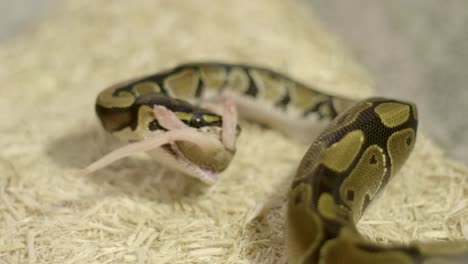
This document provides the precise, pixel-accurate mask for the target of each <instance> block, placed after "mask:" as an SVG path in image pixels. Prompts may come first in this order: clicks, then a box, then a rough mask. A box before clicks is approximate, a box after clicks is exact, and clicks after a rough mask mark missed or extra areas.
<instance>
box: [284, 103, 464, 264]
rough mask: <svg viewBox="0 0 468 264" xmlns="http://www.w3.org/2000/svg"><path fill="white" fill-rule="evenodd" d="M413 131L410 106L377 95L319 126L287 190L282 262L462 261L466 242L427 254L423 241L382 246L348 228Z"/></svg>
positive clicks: (403, 155)
mask: <svg viewBox="0 0 468 264" xmlns="http://www.w3.org/2000/svg"><path fill="white" fill-rule="evenodd" d="M416 130H417V114H416V107H415V105H413V104H411V103H406V102H402V101H396V100H389V99H384V98H371V99H367V100H364V101H361V102H359V103H357V104H356V105H355V106H354V107H352V108H350V109H349V110H347V111H346V112H344V113H342V114H341V115H340V116H338V117H337V118H336V119H335V120H334V121H333V122H332V123H331V124H330V125H329V127H328V128H327V129H325V130H324V132H323V133H322V134H321V135H320V136H319V137H318V138H317V139H316V140H315V142H314V143H313V144H312V146H311V147H310V148H309V150H308V152H307V153H306V154H305V156H304V158H303V160H302V162H301V164H300V166H299V169H298V171H297V174H296V178H295V180H294V181H293V184H292V188H291V191H290V194H289V204H288V214H287V218H288V219H287V237H288V238H287V243H288V252H289V263H323V264H326V263H330V264H335V263H364V264H367V263H369V264H371V263H408V264H409V263H465V262H464V261H468V254H467V253H468V252H467V251H466V250H468V247H467V245H466V244H463V245H459V247H457V248H456V249H453V245H439V250H434V251H432V252H427V250H425V247H427V245H423V244H421V245H419V244H414V245H412V246H409V247H383V246H378V245H375V244H372V243H371V242H368V241H366V240H365V239H363V238H362V237H361V236H360V235H359V233H358V232H357V230H356V228H355V226H354V224H355V222H356V221H358V220H359V218H360V217H361V215H362V214H363V212H364V210H365V209H366V208H367V206H368V205H369V203H370V202H371V201H372V199H373V198H374V197H375V196H376V195H377V194H378V192H379V191H380V190H381V189H382V188H384V187H385V185H386V184H387V183H388V181H389V180H390V178H391V177H392V176H393V175H394V174H395V173H396V172H397V171H398V170H399V169H400V168H401V166H402V165H403V163H404V162H405V161H406V159H407V157H408V156H409V154H410V153H411V151H412V149H413V146H414V143H415V140H416ZM460 247H462V248H464V249H465V251H463V250H460ZM431 261H432V262H431ZM434 261H441V262H434ZM450 261H452V262H450Z"/></svg>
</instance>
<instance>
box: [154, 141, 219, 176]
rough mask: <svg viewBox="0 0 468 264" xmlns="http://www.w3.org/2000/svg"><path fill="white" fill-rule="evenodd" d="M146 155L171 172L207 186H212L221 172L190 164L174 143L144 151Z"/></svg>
mask: <svg viewBox="0 0 468 264" xmlns="http://www.w3.org/2000/svg"><path fill="white" fill-rule="evenodd" d="M146 153H147V154H148V155H150V156H151V157H152V158H153V159H154V160H156V161H158V162H159V163H161V164H164V165H165V166H168V167H170V168H171V169H173V170H176V171H179V172H182V173H184V174H187V175H189V176H192V177H195V178H197V179H199V180H201V181H202V182H203V183H205V184H208V185H212V184H214V183H215V182H216V181H217V180H218V177H219V174H220V173H221V171H215V170H213V169H210V168H207V167H202V166H200V165H198V164H196V163H194V162H192V161H191V160H189V159H188V158H187V157H186V156H185V155H184V154H183V152H182V151H181V150H180V149H179V147H178V146H177V144H175V143H169V144H166V145H164V146H162V147H160V148H156V149H153V150H150V151H146Z"/></svg>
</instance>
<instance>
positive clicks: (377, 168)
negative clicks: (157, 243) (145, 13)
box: [82, 63, 468, 264]
mask: <svg viewBox="0 0 468 264" xmlns="http://www.w3.org/2000/svg"><path fill="white" fill-rule="evenodd" d="M95 110H96V113H97V116H98V118H99V120H100V122H101V123H102V126H103V127H104V129H105V130H107V131H108V132H110V133H111V134H113V135H114V136H116V137H117V138H120V139H122V140H125V141H128V142H129V144H128V145H126V146H124V147H122V148H119V149H117V150H114V151H113V152H111V153H109V154H107V155H106V156H104V157H102V158H101V159H99V160H98V161H96V162H94V163H92V164H91V165H89V166H88V167H87V168H85V169H84V170H83V171H82V173H83V174H89V173H91V172H93V171H95V170H97V169H100V168H102V167H104V166H107V165H108V164H109V163H111V162H114V161H115V160H118V159H120V158H123V157H126V156H129V155H131V154H132V153H135V152H146V153H148V154H150V155H151V156H152V157H153V158H155V159H156V160H158V161H159V162H160V163H162V164H164V165H166V166H169V167H171V168H173V169H176V170H179V171H181V172H183V173H185V174H188V175H191V176H194V177H197V178H198V179H200V180H201V181H203V182H205V183H208V184H212V183H213V182H215V181H216V179H217V177H218V175H219V173H220V172H222V171H223V170H224V169H226V167H227V166H228V165H229V163H230V161H231V159H232V157H233V155H234V153H235V150H236V149H235V139H236V138H237V136H238V135H239V133H240V127H239V126H238V125H237V111H238V112H239V114H240V115H241V116H242V117H243V118H245V119H248V120H253V121H255V122H259V123H261V124H263V125H266V126H269V127H272V128H274V129H278V130H280V131H281V132H283V133H285V134H287V135H290V136H291V137H294V138H296V139H298V140H299V141H303V142H312V144H311V145H310V147H309V149H308V150H307V152H306V154H305V155H304V157H303V159H302V161H301V162H300V164H299V166H298V169H297V173H296V176H295V177H294V179H293V180H292V184H291V188H290V190H289V193H288V209H287V213H286V216H287V217H286V218H287V219H286V245H287V254H288V263H291V264H293V263H294V264H296V263H321V264H326V263H330V264H335V263H388V264H390V263H404V264H406V263H407V264H410V263H468V247H467V244H466V243H461V242H460V243H442V244H423V243H413V244H410V245H409V246H383V245H377V244H375V243H373V242H370V241H368V240H366V239H365V238H363V237H362V236H361V235H360V234H359V232H358V231H357V229H356V227H355V223H356V222H357V221H358V220H359V218H360V217H361V215H362V214H363V212H364V211H365V209H366V208H367V206H368V205H369V203H370V202H371V201H372V200H373V199H374V198H375V197H376V195H377V194H378V193H379V191H380V190H382V189H383V188H384V187H385V185H386V184H387V183H388V182H389V180H390V179H391V178H392V177H393V175H395V174H396V173H397V171H398V170H399V169H400V168H401V166H402V165H403V164H404V162H405V161H406V159H407V158H408V156H409V155H410V153H411V151H412V149H413V146H414V144H415V141H416V131H417V122H418V116H417V110H416V106H415V105H414V104H412V103H409V102H404V101H399V100H393V99H386V98H378V97H375V98H369V99H365V100H362V101H355V100H352V99H348V98H344V97H340V96H335V95H328V94H325V93H323V92H320V91H319V90H318V89H313V88H312V87H309V86H306V85H304V84H302V83H300V82H298V81H295V80H293V79H291V78H289V77H287V76H286V75H284V74H281V73H279V72H276V71H273V70H270V69H266V68H262V67H257V66H249V65H240V64H225V63H192V64H183V65H180V66H177V67H175V68H172V69H170V70H166V71H163V72H158V73H155V74H151V75H148V76H144V77H139V78H135V79H132V80H128V81H124V82H121V83H117V84H115V85H113V86H111V87H109V88H107V89H105V90H103V91H102V92H101V93H100V94H99V95H98V97H97V100H96V109H95Z"/></svg>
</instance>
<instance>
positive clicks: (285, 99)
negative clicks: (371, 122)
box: [96, 63, 352, 139]
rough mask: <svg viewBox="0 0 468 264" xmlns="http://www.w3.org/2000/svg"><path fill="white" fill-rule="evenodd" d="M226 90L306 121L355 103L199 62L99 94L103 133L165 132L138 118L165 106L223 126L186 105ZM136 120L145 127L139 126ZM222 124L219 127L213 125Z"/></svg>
mask: <svg viewBox="0 0 468 264" xmlns="http://www.w3.org/2000/svg"><path fill="white" fill-rule="evenodd" d="M224 91H227V92H230V93H232V94H235V95H238V96H245V97H248V98H252V99H257V100H263V101H264V102H267V103H270V104H272V106H273V107H274V108H276V109H278V110H279V111H281V110H282V111H288V110H291V109H294V110H295V111H296V112H299V113H300V115H301V117H303V118H307V117H308V116H309V115H316V116H317V117H318V118H319V119H325V120H331V119H333V118H334V117H335V116H336V115H337V114H338V112H341V111H342V110H343V109H342V108H345V107H347V106H349V105H350V104H351V102H352V101H351V100H347V99H345V98H339V97H336V96H329V95H325V94H323V93H321V92H319V91H316V90H314V89H312V88H310V87H307V86H305V85H303V84H301V83H298V82H296V81H293V80H291V79H290V78H288V77H287V76H285V75H283V74H280V73H277V72H274V71H271V70H268V69H264V68H260V67H253V66H246V65H237V64H236V65H234V64H221V63H197V64H185V65H181V66H178V67H176V68H174V69H172V70H168V71H165V72H161V73H156V74H153V75H149V76H145V77H143V78H139V79H135V80H130V81H127V82H124V83H120V84H117V85H114V86H111V87H109V88H108V89H106V90H104V91H103V92H101V93H100V94H99V96H98V99H97V101H96V112H97V114H98V117H99V118H100V120H101V122H102V124H103V126H104V128H106V129H107V130H108V131H110V132H112V133H115V132H118V131H121V130H123V129H130V130H131V131H135V133H136V132H138V133H140V132H141V133H143V132H142V131H138V130H137V127H138V126H144V127H148V129H150V130H152V131H154V130H156V129H161V127H160V126H158V124H157V121H156V120H154V118H153V119H151V118H139V116H140V117H141V115H143V116H148V117H149V116H150V115H151V113H150V111H151V110H150V109H151V108H152V107H153V106H154V105H163V106H166V107H167V108H168V109H170V110H172V111H174V112H179V113H186V114H187V116H190V115H192V113H196V112H200V113H199V114H200V115H201V116H203V115H205V116H211V119H216V120H217V121H221V120H220V117H219V116H217V115H215V114H214V113H211V112H210V111H207V110H204V109H201V108H197V109H195V108H196V107H195V106H193V105H191V104H188V103H187V102H186V101H190V100H193V99H199V98H202V97H205V95H209V94H220V93H222V92H224ZM145 105H146V106H149V107H148V108H147V109H146V110H145V111H144V113H142V110H141V108H142V107H143V106H145ZM138 120H140V121H141V122H143V124H140V123H138ZM218 124H220V122H216V124H214V125H218ZM203 125H205V124H203ZM146 132H148V131H146ZM117 134H118V133H117ZM140 138H143V135H142V136H141V137H140ZM124 139H125V138H124Z"/></svg>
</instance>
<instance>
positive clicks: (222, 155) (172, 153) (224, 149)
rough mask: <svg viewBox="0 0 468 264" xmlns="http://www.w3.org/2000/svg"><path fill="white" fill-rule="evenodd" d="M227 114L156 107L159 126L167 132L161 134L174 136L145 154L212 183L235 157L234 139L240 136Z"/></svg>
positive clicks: (155, 112)
mask: <svg viewBox="0 0 468 264" xmlns="http://www.w3.org/2000/svg"><path fill="white" fill-rule="evenodd" d="M228 108H229V107H228ZM231 110H232V109H231ZM229 113H230V109H227V110H226V111H225V113H224V114H223V116H221V115H217V114H215V113H212V112H210V111H208V110H205V109H201V108H192V109H191V111H190V112H188V111H174V110H170V109H167V108H166V107H163V106H155V107H154V115H155V117H156V119H157V121H158V123H159V124H160V125H161V126H162V127H164V128H165V129H167V131H166V132H163V135H166V136H168V135H169V136H170V135H175V134H177V136H176V137H174V138H172V139H168V140H169V142H168V144H165V145H163V147H162V148H159V149H155V150H152V151H150V152H148V154H150V155H151V156H152V157H153V158H154V159H156V160H159V161H163V163H164V165H167V166H169V167H172V168H173V169H176V170H179V171H182V172H184V173H186V174H189V175H191V176H194V177H196V178H198V179H200V180H202V181H203V182H206V183H208V184H211V183H214V182H215V181H216V179H217V175H218V174H219V173H220V172H222V171H224V170H225V169H226V168H227V167H228V165H229V164H230V162H231V160H232V158H233V157H234V153H235V139H236V137H237V136H238V135H239V133H240V128H239V127H238V126H237V122H236V119H235V116H231V115H230V114H229ZM223 117H225V118H224V119H223Z"/></svg>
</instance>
